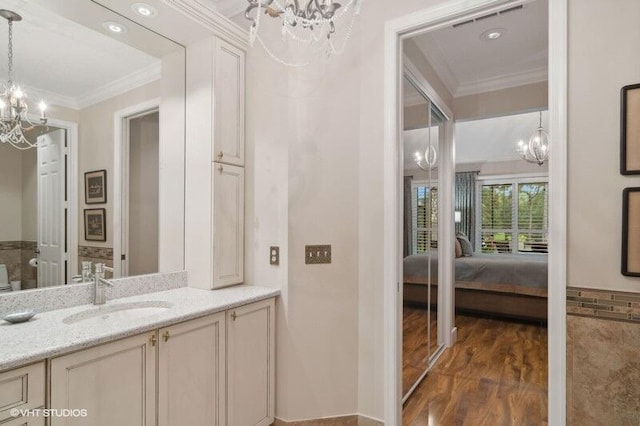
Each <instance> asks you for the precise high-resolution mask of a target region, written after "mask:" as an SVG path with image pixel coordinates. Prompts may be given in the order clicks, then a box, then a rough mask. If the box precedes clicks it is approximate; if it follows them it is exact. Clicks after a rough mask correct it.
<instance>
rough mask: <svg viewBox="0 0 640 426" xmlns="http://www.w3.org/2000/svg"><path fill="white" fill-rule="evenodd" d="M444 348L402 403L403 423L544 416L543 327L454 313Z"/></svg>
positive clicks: (515, 421)
mask: <svg viewBox="0 0 640 426" xmlns="http://www.w3.org/2000/svg"><path fill="white" fill-rule="evenodd" d="M456 326H457V327H458V343H457V344H456V345H455V346H454V347H453V348H451V349H448V350H446V351H445V353H444V354H443V355H442V356H441V357H440V359H439V360H438V362H437V363H436V365H435V366H434V367H433V369H432V370H431V371H430V372H429V374H428V376H427V377H426V378H425V380H424V381H423V382H422V383H421V384H420V386H419V387H418V388H417V389H416V390H415V392H414V393H413V395H411V397H410V398H409V399H408V400H407V402H406V403H405V405H404V407H403V424H404V425H416V426H419V425H429V426H441V425H442V426H457V425H470V426H475V425H491V426H494V425H505V426H507V425H518V426H521V425H527V426H528V425H531V426H539V425H545V424H547V423H548V420H547V365H548V362H547V329H546V327H544V326H539V325H534V324H521V323H517V322H507V321H500V320H491V319H484V318H475V317H468V316H461V315H458V316H457V317H456Z"/></svg>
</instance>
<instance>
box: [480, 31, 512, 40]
mask: <svg viewBox="0 0 640 426" xmlns="http://www.w3.org/2000/svg"><path fill="white" fill-rule="evenodd" d="M506 32H507V30H505V29H504V28H491V29H490V30H487V31H485V32H483V33H482V34H480V40H483V41H493V40H497V39H499V38H500V37H502V36H503V35H504V34H505V33H506Z"/></svg>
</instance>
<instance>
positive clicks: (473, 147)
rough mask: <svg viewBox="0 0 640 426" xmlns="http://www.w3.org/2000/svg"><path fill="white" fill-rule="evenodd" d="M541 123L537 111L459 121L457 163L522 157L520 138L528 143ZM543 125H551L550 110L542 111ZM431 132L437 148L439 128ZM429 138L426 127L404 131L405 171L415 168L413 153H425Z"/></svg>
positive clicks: (457, 128)
mask: <svg viewBox="0 0 640 426" xmlns="http://www.w3.org/2000/svg"><path fill="white" fill-rule="evenodd" d="M538 122H539V113H538V112H528V113H525V114H515V115H507V116H502V117H495V118H487V119H484V120H474V121H461V122H456V124H455V135H456V164H465V163H485V162H489V161H491V162H494V161H509V160H519V159H520V157H519V156H518V154H517V153H516V148H517V146H518V141H519V140H521V139H522V140H524V141H525V142H527V141H528V140H529V137H530V136H531V135H532V134H533V132H534V131H535V130H536V129H537V128H538ZM542 125H543V127H544V128H545V129H548V128H549V115H548V112H547V111H543V112H542ZM431 132H432V133H431V140H432V144H433V145H434V146H436V150H437V139H438V136H437V135H438V133H437V129H436V128H435V127H434V128H432V130H431ZM428 138H429V132H428V129H427V128H422V129H415V130H407V131H405V132H404V168H405V170H413V169H415V168H416V166H415V164H414V162H413V158H414V154H415V152H416V151H420V150H421V151H422V152H424V149H425V147H426V146H427V145H428ZM438 152H439V151H438Z"/></svg>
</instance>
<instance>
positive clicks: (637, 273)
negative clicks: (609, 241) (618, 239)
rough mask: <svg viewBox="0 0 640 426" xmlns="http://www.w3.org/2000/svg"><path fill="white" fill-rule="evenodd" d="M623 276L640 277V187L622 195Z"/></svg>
mask: <svg viewBox="0 0 640 426" xmlns="http://www.w3.org/2000/svg"><path fill="white" fill-rule="evenodd" d="M622 275H626V276H629V277H640V187H636V188H625V189H624V191H623V193H622Z"/></svg>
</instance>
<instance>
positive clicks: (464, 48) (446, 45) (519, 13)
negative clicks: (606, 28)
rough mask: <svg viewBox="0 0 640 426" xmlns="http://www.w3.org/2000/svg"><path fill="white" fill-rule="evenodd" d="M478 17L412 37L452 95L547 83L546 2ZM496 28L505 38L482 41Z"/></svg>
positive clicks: (527, 4)
mask: <svg viewBox="0 0 640 426" xmlns="http://www.w3.org/2000/svg"><path fill="white" fill-rule="evenodd" d="M480 18H482V19H478V18H476V20H475V21H474V22H469V23H465V24H463V25H459V26H457V27H453V26H448V27H446V28H442V29H439V30H436V31H432V32H428V33H425V34H422V35H419V36H416V37H414V38H413V40H414V41H415V42H416V44H417V46H418V47H419V48H420V50H421V51H422V53H423V54H424V55H425V57H426V58H427V60H428V61H429V62H430V63H431V65H432V66H433V68H434V69H435V70H436V72H437V74H438V76H439V77H440V79H441V80H442V82H443V83H444V84H445V85H446V86H447V88H448V89H449V92H450V93H451V94H452V95H453V96H454V97H460V96H466V95H470V94H474V93H482V92H487V91H492V90H499V89H504V88H508V87H515V86H521V85H523V84H529V83H535V82H540V81H546V80H547V60H548V59H547V58H548V22H547V20H548V3H547V0H535V1H531V2H527V3H525V4H524V5H523V7H522V8H521V9H518V10H512V11H505V12H503V13H500V14H497V15H496V16H489V17H480ZM494 29H500V31H502V33H503V34H502V36H501V37H499V38H497V39H495V40H488V41H485V40H483V39H482V37H481V35H482V34H483V33H486V32H488V31H490V30H494Z"/></svg>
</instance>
